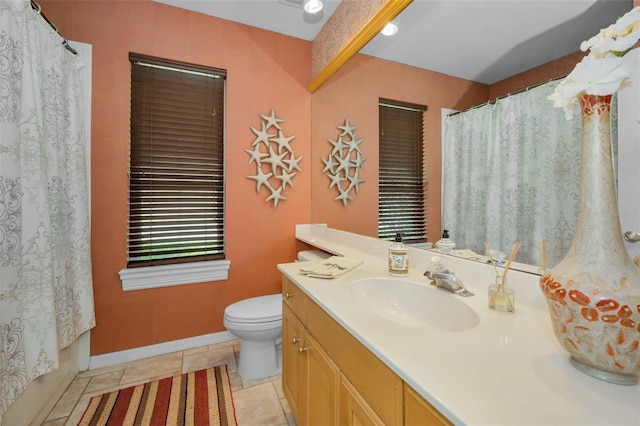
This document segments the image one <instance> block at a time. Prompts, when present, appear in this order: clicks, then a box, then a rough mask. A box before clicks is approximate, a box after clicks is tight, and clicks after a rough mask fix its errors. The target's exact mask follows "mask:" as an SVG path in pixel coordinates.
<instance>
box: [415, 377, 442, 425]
mask: <svg viewBox="0 0 640 426" xmlns="http://www.w3.org/2000/svg"><path fill="white" fill-rule="evenodd" d="M404 422H405V423H404V424H405V425H407V426H422V425H451V424H452V423H451V422H450V421H449V420H448V419H447V418H446V417H445V416H443V415H442V413H440V412H439V411H438V410H436V409H435V407H433V405H431V404H429V403H428V402H427V401H425V399H424V398H422V397H421V396H420V395H418V393H417V392H416V391H415V390H413V389H412V388H411V387H410V386H409V385H407V384H406V383H405V385H404Z"/></svg>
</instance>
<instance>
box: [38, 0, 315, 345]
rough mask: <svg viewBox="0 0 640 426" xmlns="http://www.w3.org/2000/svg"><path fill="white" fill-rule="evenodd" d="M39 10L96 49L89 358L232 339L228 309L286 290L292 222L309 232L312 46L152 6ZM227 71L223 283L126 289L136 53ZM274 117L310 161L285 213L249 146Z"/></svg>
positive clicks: (103, 4) (86, 4)
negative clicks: (282, 272)
mask: <svg viewBox="0 0 640 426" xmlns="http://www.w3.org/2000/svg"><path fill="white" fill-rule="evenodd" d="M40 3H41V4H42V9H43V11H44V13H45V14H46V15H47V17H48V18H49V19H50V20H51V21H52V22H54V23H55V24H56V25H57V26H58V28H59V29H60V32H61V33H62V34H63V35H64V36H65V37H66V38H68V39H70V40H77V41H81V42H85V43H89V44H91V45H92V46H93V99H92V117H93V118H92V131H91V138H92V147H91V149H92V163H91V170H92V176H91V179H92V194H93V195H92V212H93V213H92V224H93V226H92V261H93V277H94V291H95V310H96V321H97V326H96V327H95V329H94V330H93V331H92V332H91V354H92V355H98V354H104V353H109V352H113V351H119V350H124V349H129V348H135V347H140V346H146V345H151V344H155V343H160V342H166V341H171V340H177V339H182V338H187V337H191V336H197V335H202V334H208V333H214V332H218V331H222V330H224V327H223V325H222V316H223V314H224V308H225V307H226V306H227V305H228V304H230V303H232V302H234V301H237V300H240V299H243V298H246V297H250V296H258V295H263V294H269V293H277V292H280V288H281V285H280V276H279V274H278V271H277V269H276V266H275V265H276V264H277V263H282V262H289V261H292V260H293V259H294V258H295V255H296V243H295V240H294V225H295V224H296V223H308V222H309V220H310V217H309V206H310V190H309V188H310V185H311V183H310V179H311V173H310V170H311V155H310V154H311V152H310V148H311V145H310V137H311V124H310V116H311V97H310V95H309V93H308V92H307V91H306V85H307V84H308V82H309V80H310V77H311V43H310V42H307V41H304V40H300V39H295V38H292V37H286V36H283V35H279V34H276V33H272V32H267V31H262V30H259V29H255V28H252V27H248V26H244V25H239V24H235V23H232V22H229V21H224V20H220V19H217V18H212V17H209V16H206V15H202V14H197V13H193V12H188V11H184V10H181V9H178V8H174V7H170V6H166V5H163V4H159V3H153V2H150V1H52V0H42V1H41V2H40ZM129 52H137V53H142V54H147V55H152V56H158V57H164V58H169V59H174V60H178V61H184V62H190V63H196V64H202V65H208V66H212V67H217V68H224V69H226V70H227V72H228V78H227V99H228V100H227V117H226V122H227V147H226V156H227V157H226V159H227V163H226V167H227V181H226V190H227V199H226V206H227V208H226V211H227V217H226V226H227V247H226V253H227V258H228V259H229V260H230V261H231V270H230V271H229V279H228V280H227V281H219V282H213V283H204V284H192V285H184V286H176V287H168V288H162V289H150V290H139V291H130V292H123V291H122V287H121V282H120V279H119V276H118V271H120V270H121V269H123V268H125V267H126V252H127V249H126V241H127V190H128V181H127V168H128V138H129V78H130V69H129V61H128V54H129ZM271 108H275V109H276V113H277V115H278V116H279V117H280V118H284V119H285V121H284V122H283V123H281V125H282V126H283V128H284V130H285V135H287V136H291V135H295V136H296V137H295V139H294V141H293V143H292V146H293V148H294V150H295V154H296V157H298V156H300V155H302V157H303V158H302V162H301V163H300V166H301V168H302V171H301V172H298V174H297V175H296V176H295V178H294V180H293V181H294V184H295V187H294V188H291V187H288V188H287V189H286V191H285V192H284V195H285V196H286V197H287V200H286V201H281V202H280V203H279V204H278V207H277V208H274V207H273V203H271V202H269V203H267V202H266V201H265V199H266V196H267V194H266V192H265V191H266V189H264V188H263V190H262V192H261V193H260V195H258V194H257V193H256V185H255V182H254V181H252V180H249V179H247V178H246V176H247V175H252V174H255V166H253V169H252V167H251V166H249V165H248V159H249V156H248V155H247V153H245V152H244V149H246V148H247V149H248V148H251V144H252V142H253V140H254V136H255V135H254V134H253V133H252V132H251V130H250V127H251V126H253V127H259V126H260V122H261V117H260V114H269V113H270V112H271Z"/></svg>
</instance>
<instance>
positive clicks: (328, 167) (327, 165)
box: [321, 155, 338, 173]
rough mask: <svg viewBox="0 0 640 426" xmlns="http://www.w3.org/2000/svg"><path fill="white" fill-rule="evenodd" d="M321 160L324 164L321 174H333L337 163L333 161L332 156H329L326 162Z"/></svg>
mask: <svg viewBox="0 0 640 426" xmlns="http://www.w3.org/2000/svg"><path fill="white" fill-rule="evenodd" d="M321 160H322V162H323V163H324V169H322V173H326V172H331V173H335V172H334V171H333V170H334V169H335V167H336V166H337V165H338V163H336V162H335V161H333V155H330V156H329V158H327V159H326V160H325V159H324V158H321Z"/></svg>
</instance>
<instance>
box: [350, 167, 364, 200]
mask: <svg viewBox="0 0 640 426" xmlns="http://www.w3.org/2000/svg"><path fill="white" fill-rule="evenodd" d="M348 179H349V182H351V183H350V184H349V188H347V192H349V191H351V188H355V189H356V194H359V193H360V184H361V183H363V182H366V180H364V179H360V176H359V173H358V169H356V172H355V174H354V175H353V177H349V178H348Z"/></svg>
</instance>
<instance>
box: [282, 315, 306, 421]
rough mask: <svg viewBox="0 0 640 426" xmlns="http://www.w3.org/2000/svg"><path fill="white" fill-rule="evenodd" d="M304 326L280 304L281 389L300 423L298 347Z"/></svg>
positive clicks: (301, 376)
mask: <svg viewBox="0 0 640 426" xmlns="http://www.w3.org/2000/svg"><path fill="white" fill-rule="evenodd" d="M303 334H304V328H303V327H302V324H301V323H300V321H298V319H297V318H296V316H295V315H294V314H293V312H292V311H291V310H290V309H289V307H288V306H287V305H286V304H284V303H283V306H282V391H283V392H284V396H285V397H286V398H287V402H288V403H289V407H290V408H291V413H292V414H293V417H294V418H295V419H296V421H297V422H299V423H300V425H303V424H304V423H303V422H302V421H301V419H303V418H304V413H303V412H302V411H304V410H303V408H304V407H303V405H304V404H302V402H303V401H304V400H303V398H304V392H303V390H304V386H305V385H306V383H305V379H306V378H305V371H304V364H303V361H304V360H305V358H304V357H303V356H301V354H300V352H299V348H300V347H302V338H303Z"/></svg>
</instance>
